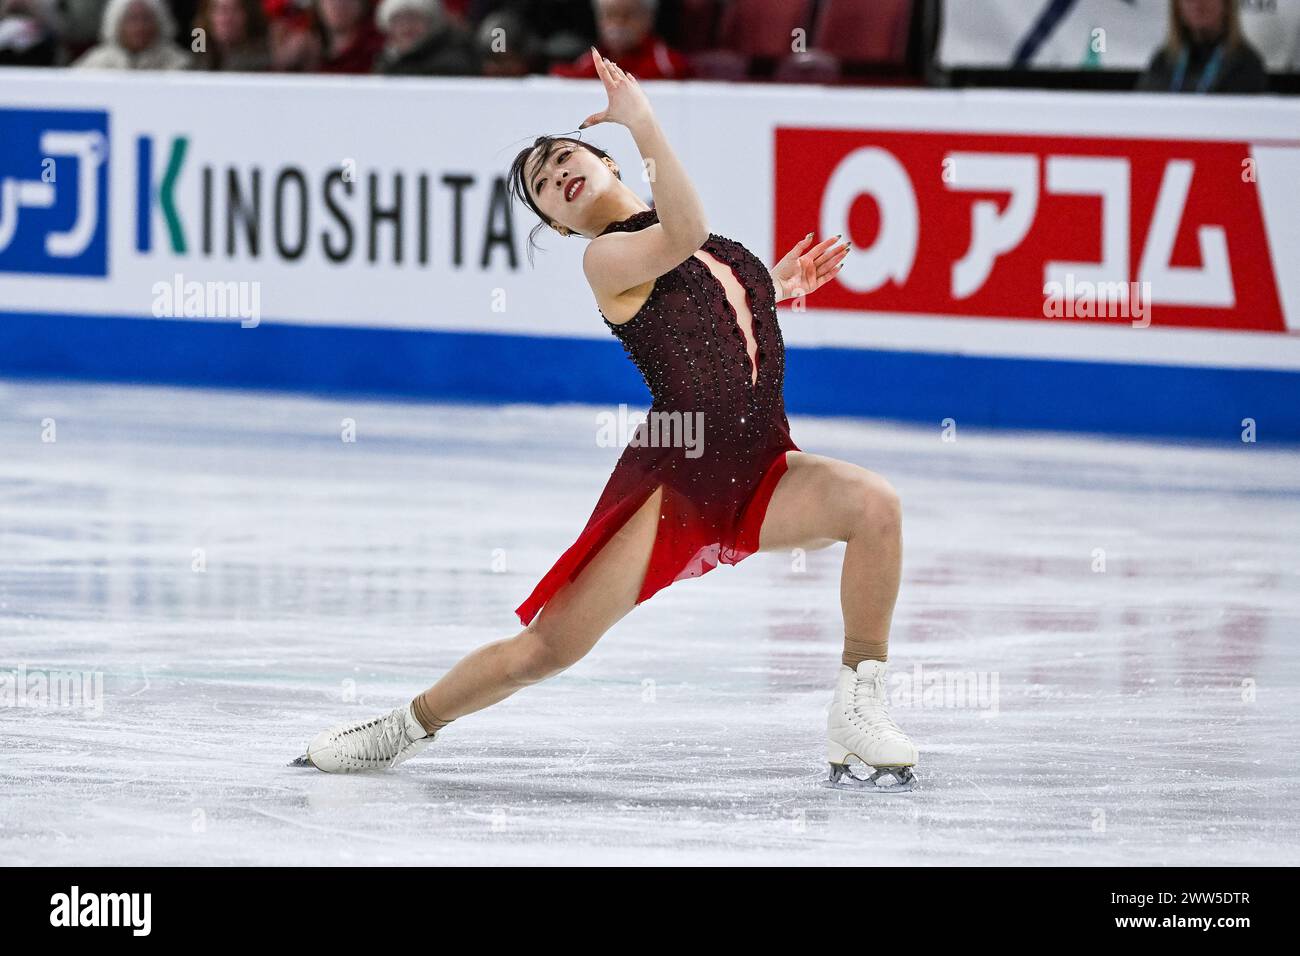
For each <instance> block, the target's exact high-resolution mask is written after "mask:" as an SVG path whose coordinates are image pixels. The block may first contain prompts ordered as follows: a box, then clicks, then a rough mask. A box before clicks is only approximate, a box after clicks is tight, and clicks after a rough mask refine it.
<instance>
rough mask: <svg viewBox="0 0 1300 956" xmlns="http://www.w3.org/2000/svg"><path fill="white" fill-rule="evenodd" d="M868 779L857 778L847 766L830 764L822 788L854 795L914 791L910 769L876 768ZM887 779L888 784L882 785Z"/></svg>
mask: <svg viewBox="0 0 1300 956" xmlns="http://www.w3.org/2000/svg"><path fill="white" fill-rule="evenodd" d="M873 770H874V772H873V773H872V774H871V776H869V777H859V776H857V775H856V774H854V773H853V772H852V771H851V770H850V769H849V768H848V765H847V764H834V763H833V764H831V772H830V775H829V776H828V777H827V778H826V779H825V780H823V781H822V786H824V787H829V788H830V789H832V790H850V791H853V792H855V793H909V792H910V791H912V790H915V789H916V786H917V781H916V774H914V773H913V772H912V768H911V767H876V768H873ZM885 778H887V779H888V780H889V781H890V782H888V783H882V782H881V781H882V779H885Z"/></svg>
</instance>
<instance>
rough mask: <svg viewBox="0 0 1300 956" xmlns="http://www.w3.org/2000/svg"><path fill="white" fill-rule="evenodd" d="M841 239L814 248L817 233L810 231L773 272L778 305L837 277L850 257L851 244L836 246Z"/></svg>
mask: <svg viewBox="0 0 1300 956" xmlns="http://www.w3.org/2000/svg"><path fill="white" fill-rule="evenodd" d="M839 238H840V237H839V236H831V237H830V238H829V239H823V240H822V241H821V242H819V243H817V244H816V245H815V246H814V245H811V244H812V241H813V234H812V233H811V232H810V233H808V235H806V236H804V237H803V238H802V239H800V240H799V241H798V242H797V243H795V245H794V248H793V249H791V250H790V251H789V252H787V253H786V254H785V255H784V256H782V257H781V260H780V261H779V262H777V264H776V265H774V266H772V268H771V269H770V270H769V271H770V272H771V274H772V284H773V285H774V286H776V301H777V302H781V301H783V300H785V299H790V298H794V297H795V296H800V295H809V294H810V293H813V292H816V291H817V290H818V289H820V288H821V287H822V286H824V285H825V284H826V283H827V282H830V281H831V279H833V278H835V276H836V274H837V273H838V272H839V271H840V266H841V265H843V264H844V257H845V256H847V255H848V254H849V244H848V243H847V242H846V243H843V244H842V245H839V246H835V245H834V243H835V240H836V239H839Z"/></svg>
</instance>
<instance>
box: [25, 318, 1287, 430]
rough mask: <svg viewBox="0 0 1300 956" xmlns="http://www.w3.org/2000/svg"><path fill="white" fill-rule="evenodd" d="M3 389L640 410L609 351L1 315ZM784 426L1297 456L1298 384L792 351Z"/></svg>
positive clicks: (1215, 374)
mask: <svg viewBox="0 0 1300 956" xmlns="http://www.w3.org/2000/svg"><path fill="white" fill-rule="evenodd" d="M0 375H8V376H15V377H29V378H31V377H34V378H70V379H81V380H98V381H119V382H139V383H150V384H176V385H199V386H209V387H222V388H265V389H278V390H290V391H310V392H326V393H329V392H347V393H352V394H367V395H376V396H403V397H419V398H432V399H441V400H453V401H471V402H541V403H554V402H603V403H617V402H627V403H628V404H634V405H635V404H639V405H645V404H647V403H648V400H649V399H648V393H647V392H646V389H645V386H644V384H643V383H642V381H641V377H640V375H639V374H638V373H637V371H636V369H635V368H634V367H633V366H632V365H631V363H630V362H628V361H627V358H626V356H625V355H624V353H623V350H622V348H621V347H620V346H619V345H618V343H617V342H615V341H614V340H613V339H612V338H611V339H609V340H601V339H578V338H543V337H537V336H523V335H507V334H500V333H478V332H446V331H400V330H391V329H360V328H342V327H328V326H305V325H287V324H283V325H281V324H274V323H268V322H263V323H262V324H261V325H259V326H258V327H257V328H252V329H244V328H241V327H240V325H239V323H238V322H237V321H230V322H206V321H177V320H168V319H135V318H126V317H111V318H104V317H100V316H85V315H51V314H41V313H30V312H7V313H6V312H0ZM785 394H786V407H787V409H788V410H789V411H790V412H791V413H792V414H811V415H852V416H863V417H871V418H891V419H898V420H902V421H913V422H929V423H932V424H934V425H936V427H937V426H938V424H939V422H941V421H942V420H943V419H945V418H953V419H955V420H956V421H957V423H958V425H959V426H963V425H964V426H976V427H1002V428H1041V429H1054V430H1063V431H1086V432H1101V433H1109V434H1125V435H1159V436H1169V437H1184V438H1200V439H1217V440H1222V441H1232V442H1238V443H1239V442H1240V435H1241V430H1242V426H1241V421H1242V419H1243V418H1253V419H1255V421H1256V423H1257V429H1258V438H1259V440H1260V441H1261V442H1265V443H1267V442H1275V441H1286V442H1293V441H1300V371H1294V372H1293V371H1275V370H1261V369H1229V368H1197V367H1186V366H1165V365H1130V364H1123V363H1107V362H1083V361H1066V360H1056V359H1024V358H998V357H988V356H975V355H943V354H933V353H926V352H892V351H876V350H868V349H849V348H802V347H800V348H790V349H789V350H788V353H787V359H786V389H785Z"/></svg>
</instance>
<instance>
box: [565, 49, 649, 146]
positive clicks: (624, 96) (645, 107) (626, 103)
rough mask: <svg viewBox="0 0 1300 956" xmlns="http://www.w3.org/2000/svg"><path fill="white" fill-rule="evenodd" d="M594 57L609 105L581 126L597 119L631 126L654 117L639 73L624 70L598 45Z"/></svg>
mask: <svg viewBox="0 0 1300 956" xmlns="http://www.w3.org/2000/svg"><path fill="white" fill-rule="evenodd" d="M591 58H592V59H593V60H594V61H595V63H596V75H597V76H599V77H600V82H601V83H603V84H605V93H606V95H607V96H608V97H609V105H608V106H606V107H605V109H603V110H601V111H600V112H599V113H592V114H591V115H590V116H588V117H587V118H586V119H585V120H583V121H582V123H581V124H580V125H579V126H578V129H586V128H587V127H588V126H594V125H596V124H597V123H618V124H620V125H622V126H626V127H628V128H629V129H631V128H633V127H635V126H636V125H637V124H638V123H641V122H643V121H645V120H648V119H650V117H651V116H652V115H653V113H652V111H651V109H650V101H649V100H648V99H647V98H646V95H645V92H644V91H643V90H642V89H641V84H640V83H638V82H637V81H636V77H634V76H633V75H632V74H631V73H624V72H623V71H622V70H621V69H619V66H618V64H617V63H615V62H614V61H613V60H607V59H605V58H604V57H602V56H601V55H600V53H599V52H597V50H596V48H595V47H594V46H593V47H592V48H591Z"/></svg>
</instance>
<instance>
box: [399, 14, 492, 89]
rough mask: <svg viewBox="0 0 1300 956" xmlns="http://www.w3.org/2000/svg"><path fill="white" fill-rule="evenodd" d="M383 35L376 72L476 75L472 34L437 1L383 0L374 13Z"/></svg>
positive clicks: (475, 58)
mask: <svg viewBox="0 0 1300 956" xmlns="http://www.w3.org/2000/svg"><path fill="white" fill-rule="evenodd" d="M375 19H376V21H377V22H378V24H379V30H380V32H381V33H383V35H384V50H383V52H382V53H381V54H380V56H379V60H378V61H377V62H376V63H375V72H376V73H386V74H389V75H392V76H396V75H405V76H477V75H478V74H479V73H480V72H481V70H480V66H479V61H478V55H477V53H476V52H475V49H474V41H473V37H472V36H471V35H470V33H469V32H468V31H466V30H465V29H464V28H462V27H461V26H459V25H458V24H456V23H455V22H454V21H453V20H452V18H451V17H449V16H447V14H446V13H445V12H444V11H443V9H442V4H440V3H439V2H438V0H383V2H382V3H381V4H380V5H379V10H378V11H377V13H376V16H375Z"/></svg>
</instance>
